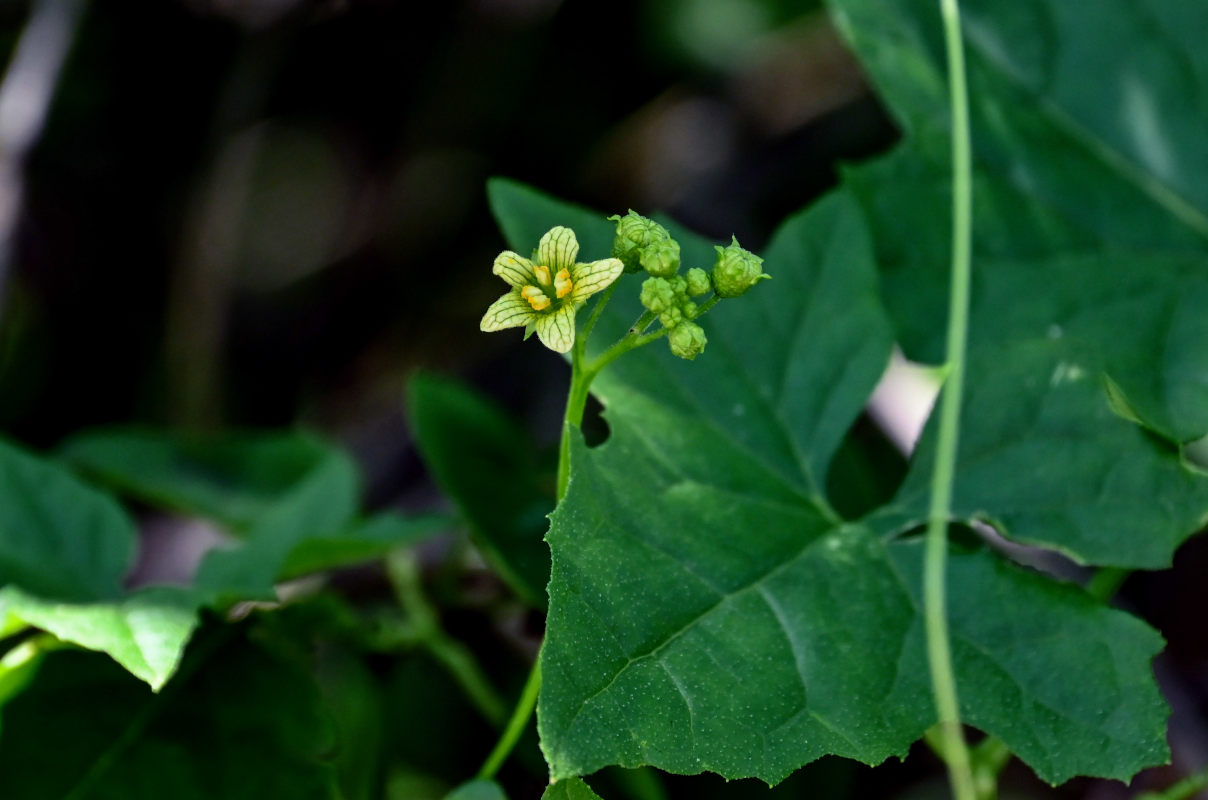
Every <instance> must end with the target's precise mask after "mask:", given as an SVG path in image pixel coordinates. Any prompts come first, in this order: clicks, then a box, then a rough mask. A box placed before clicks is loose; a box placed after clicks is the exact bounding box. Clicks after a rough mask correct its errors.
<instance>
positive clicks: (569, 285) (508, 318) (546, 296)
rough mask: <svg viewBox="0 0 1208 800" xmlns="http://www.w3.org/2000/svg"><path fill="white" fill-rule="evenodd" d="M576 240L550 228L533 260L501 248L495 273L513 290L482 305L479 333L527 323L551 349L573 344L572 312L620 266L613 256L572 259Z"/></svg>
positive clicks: (566, 230) (605, 285)
mask: <svg viewBox="0 0 1208 800" xmlns="http://www.w3.org/2000/svg"><path fill="white" fill-rule="evenodd" d="M578 255H579V242H578V240H577V239H576V238H575V232H574V231H572V230H571V229H570V228H562V227H558V228H551V229H550V230H549V231H548V232H547V233H546V234H545V235H544V236H542V237H541V242H540V243H539V244H538V245H537V252H536V253H535V254H534V256H533V260H529V259H527V258H524V257H522V256H519V255H517V254H516V253H513V252H512V251H511V250H505V251H503V252H502V253H500V254H499V256H498V257H497V258H496V259H495V267H494V270H493V271H494V273H495V274H496V275H498V276H499V277H501V278H503V279H504V280H505V281H507V282H508V283H509V284H511V286H512V289H511V291H509V292H508V293H507V294H505V295H504V296H503V297H501V298H499V299H498V300H496V301H495V302H494V303H492V304H491V307H490V308H488V309H487V313H486V314H484V315H483V317H482V323H481V324H480V326H479V327H481V328H482V330H484V331H499V330H503V329H504V328H517V327H519V326H521V325H524V326H526V327H527V328H528V329H529V332H531V331H532V330H534V329H535V330H536V331H537V338H539V339H540V340H541V343H542V344H544V345H545V346H546V347H548V348H549V349H551V350H556V351H557V352H559V353H565V352H568V351H569V350H570V349H571V347H572V346H574V343H575V311H576V310H577V309H578V308H579V306H581V305H583V303H584V302H585V301H586V300H587V298H589V297H591V296H592V295H593V294H595V293H596V292H599V291H602V290H604V289H606V288H608V286H609V284H611V283H612V282H613V281H615V280H616V279H617V277H618V276H619V275H620V274H621V272H622V271H623V270H624V269H625V265H624V264H622V263H621V260H620V259H617V258H605V259H601V260H600V261H593V262H591V263H590V264H579V263H575V258H576V257H577V256H578Z"/></svg>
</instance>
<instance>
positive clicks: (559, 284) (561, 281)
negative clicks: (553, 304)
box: [554, 269, 575, 299]
mask: <svg viewBox="0 0 1208 800" xmlns="http://www.w3.org/2000/svg"><path fill="white" fill-rule="evenodd" d="M574 288H575V285H574V284H573V283H572V282H571V280H570V270H566V269H560V270H558V274H557V275H555V276H554V289H555V291H557V293H558V299H562V298H563V297H566V296H567V295H568V294H570V292H571V289H574Z"/></svg>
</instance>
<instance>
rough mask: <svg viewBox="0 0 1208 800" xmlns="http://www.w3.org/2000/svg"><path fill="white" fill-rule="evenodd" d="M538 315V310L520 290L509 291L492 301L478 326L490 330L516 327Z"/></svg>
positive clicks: (525, 323)
mask: <svg viewBox="0 0 1208 800" xmlns="http://www.w3.org/2000/svg"><path fill="white" fill-rule="evenodd" d="M536 315H537V312H535V311H533V307H532V306H530V305H529V302H528V300H525V299H524V298H523V297H521V296H520V292H508V293H507V294H505V295H504V296H503V297H501V298H499V299H498V300H496V301H495V302H494V303H491V307H490V308H488V309H487V313H485V314H483V315H482V322H480V323H478V327H479V328H480V329H481V330H484V331H488V332H489V331H501V330H503V329H504V328H516V327H519V326H520V325H527V324H528V322H529V320H531V319H532V318H533V317H535V316H536Z"/></svg>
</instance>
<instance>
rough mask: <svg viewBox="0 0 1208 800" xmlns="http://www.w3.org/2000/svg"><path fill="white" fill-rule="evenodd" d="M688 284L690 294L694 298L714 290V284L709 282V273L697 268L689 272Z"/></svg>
mask: <svg viewBox="0 0 1208 800" xmlns="http://www.w3.org/2000/svg"><path fill="white" fill-rule="evenodd" d="M687 283H688V287H687V288H688V294H689V295H691V296H692V297H696V296H697V295H702V294H705V293H707V292H708V291H709V290H710V289H712V288H713V282H712V281H710V280H709V273H707V272H705V271H704V270H703V269H699V268H697V267H693V268H692V269H690V270H688V281H687Z"/></svg>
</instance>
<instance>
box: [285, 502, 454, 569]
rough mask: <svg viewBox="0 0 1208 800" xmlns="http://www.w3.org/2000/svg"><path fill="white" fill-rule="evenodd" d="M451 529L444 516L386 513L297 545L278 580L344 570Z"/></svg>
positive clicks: (450, 521)
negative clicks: (323, 571)
mask: <svg viewBox="0 0 1208 800" xmlns="http://www.w3.org/2000/svg"><path fill="white" fill-rule="evenodd" d="M452 525H453V520H452V519H450V518H449V517H447V516H445V515H443V514H422V515H419V516H414V517H404V516H403V515H401V514H398V513H395V512H392V511H386V512H382V513H380V514H375V515H373V516H371V517H368V518H367V519H361V520H356V521H355V522H353V523H352V524H351V525H349V526H347V527H345V528H343V529H341V530H339V531H336V532H333V533H331V534H325V535H322V536H313V537H309V538H307V539H303V540H302V541H301V542H299V543H298V545H297V546H296V547H294V549H293V550H292V551H290V554H289V557H288V558H286V560H285V565H284V567H283V568H282V569H281V574H280V577H282V578H292V577H297V576H299V575H306V574H309V573H312V572H319V571H320V570H325V569H332V568H335V567H343V566H347V565H349V564H356V563H358V562H361V561H371V560H373V559H375V558H379V557H381V556H383V555H385V554H386V553H389V552H390V551H391V550H393V549H395V548H396V547H403V546H405V545H409V544H414V543H416V542H419V541H422V540H424V539H426V538H428V537H430V536H432V535H434V534H436V533H439V532H440V531H442V530H447V529H448V528H450V527H451V526H452Z"/></svg>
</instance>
